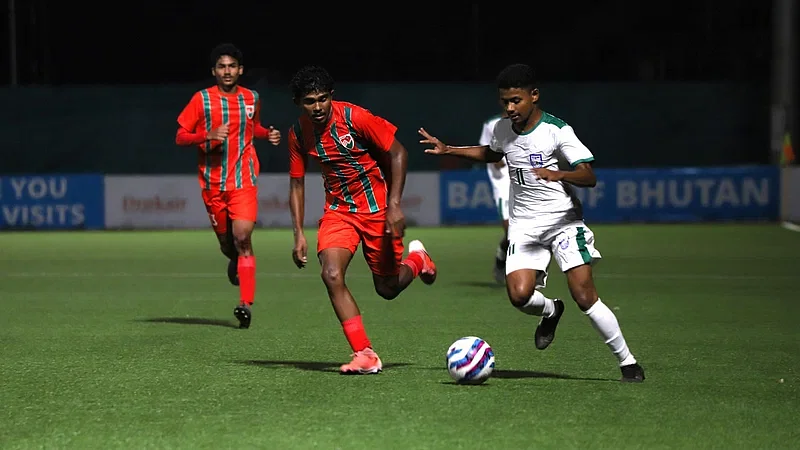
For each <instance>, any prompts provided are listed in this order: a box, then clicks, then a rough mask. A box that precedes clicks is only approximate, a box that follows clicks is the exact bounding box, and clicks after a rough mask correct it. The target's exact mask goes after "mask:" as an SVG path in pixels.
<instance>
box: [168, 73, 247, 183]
mask: <svg viewBox="0 0 800 450" xmlns="http://www.w3.org/2000/svg"><path fill="white" fill-rule="evenodd" d="M259 110H260V102H259V99H258V93H257V92H256V91H252V90H250V89H246V88H243V87H241V86H238V87H237V89H236V92H234V93H230V94H228V93H226V92H223V91H220V90H219V88H218V87H217V86H214V87H210V88H208V89H203V90H202V91H199V92H197V93H195V94H194V96H193V97H192V99H191V101H189V104H188V105H186V107H185V108H184V109H183V111H182V112H181V114H180V115H179V116H178V124H180V126H181V127H183V128H185V129H186V130H188V131H190V132H192V133H197V132H200V131H205V132H209V131H211V130H213V129H215V128H217V127H219V126H221V125H222V124H225V123H227V124H228V138H227V139H226V140H225V141H206V142H204V143H202V144H200V145H199V146H198V147H199V149H198V160H197V168H198V176H199V179H200V187H202V188H203V189H209V190H216V191H231V190H234V189H242V188H246V187H250V186H255V185H256V184H257V182H258V173H259V163H258V156H257V155H256V149H255V146H254V145H253V137H254V135H255V127H256V124H258V123H259V113H260V111H259Z"/></svg>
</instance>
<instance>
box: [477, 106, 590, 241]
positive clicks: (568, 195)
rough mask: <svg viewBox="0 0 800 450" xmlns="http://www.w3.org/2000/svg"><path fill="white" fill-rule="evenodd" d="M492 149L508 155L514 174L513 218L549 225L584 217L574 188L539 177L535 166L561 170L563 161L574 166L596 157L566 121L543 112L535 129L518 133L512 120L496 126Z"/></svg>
mask: <svg viewBox="0 0 800 450" xmlns="http://www.w3.org/2000/svg"><path fill="white" fill-rule="evenodd" d="M489 148H490V149H491V150H493V151H495V152H498V153H503V154H505V158H506V163H507V165H508V171H509V175H510V177H511V196H510V198H509V202H508V203H509V207H510V213H509V215H510V221H511V222H512V223H513V222H520V221H525V222H529V221H530V222H532V223H534V224H535V225H536V226H547V225H552V224H556V223H559V222H562V221H572V220H580V219H582V218H583V211H582V209H581V204H580V201H579V200H578V199H577V197H576V196H575V194H574V191H573V189H572V187H571V186H570V185H569V184H568V183H565V182H561V181H555V182H553V181H545V180H540V179H537V178H536V176H535V175H534V173H533V171H532V170H531V169H534V168H539V167H543V168H546V169H550V170H558V168H559V163H562V164H563V163H567V164H569V165H570V166H571V167H575V166H576V165H578V164H580V163H583V162H590V161H593V160H594V156H593V155H592V152H590V151H589V149H588V148H586V146H585V145H583V143H582V142H581V141H580V140H579V139H578V137H577V136H576V135H575V131H574V130H573V129H572V127H570V126H569V125H567V123H566V122H564V121H563V120H561V119H559V118H558V117H555V116H553V115H551V114H548V113H546V112H544V111H542V118H541V120H539V122H538V123H537V124H536V126H535V127H533V129H532V130H530V131H528V132H526V133H524V134H518V133H517V132H515V131H514V130H513V129H512V127H511V121H510V120H508V119H503V120H500V121H499V122H497V125H495V128H494V133H493V137H492V142H491V144H489Z"/></svg>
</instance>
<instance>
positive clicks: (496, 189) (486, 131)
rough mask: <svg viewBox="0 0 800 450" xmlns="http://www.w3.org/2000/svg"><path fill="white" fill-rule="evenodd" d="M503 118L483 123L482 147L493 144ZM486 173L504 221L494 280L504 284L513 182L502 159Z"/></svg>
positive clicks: (500, 215) (495, 260) (487, 168)
mask: <svg viewBox="0 0 800 450" xmlns="http://www.w3.org/2000/svg"><path fill="white" fill-rule="evenodd" d="M504 115H505V113H504V114H503V116H504ZM503 116H494V117H492V118H491V119H489V120H487V121H486V122H484V123H483V129H482V130H481V137H480V139H479V140H478V143H479V144H480V145H489V144H491V142H492V136H493V135H494V126H495V125H496V124H497V122H499V121H500V119H502V118H503ZM486 172H487V174H488V175H489V181H490V182H491V183H492V195H493V196H494V204H495V205H496V206H497V214H498V216H499V217H500V219H501V220H502V221H503V238H502V239H501V240H500V244H498V245H497V251H496V252H495V256H494V279H495V281H497V282H498V283H504V282H505V281H506V253H507V252H508V191H509V189H510V188H511V186H510V185H509V184H510V183H511V181H510V180H509V178H508V168H507V167H506V163H505V162H504V161H503V160H502V159H501V160H500V161H497V162H496V163H488V164H486Z"/></svg>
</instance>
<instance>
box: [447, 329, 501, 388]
mask: <svg viewBox="0 0 800 450" xmlns="http://www.w3.org/2000/svg"><path fill="white" fill-rule="evenodd" d="M447 370H448V371H449V372H450V376H451V377H453V379H454V380H455V381H456V383H458V384H481V383H483V382H484V381H486V379H487V378H489V376H490V375H491V374H492V371H493V370H494V352H493V351H492V347H490V346H489V344H487V343H486V341H484V340H483V339H481V338H479V337H475V336H467V337H463V338H461V339H459V340H457V341H455V342H453V344H452V345H451V346H450V348H449V349H447Z"/></svg>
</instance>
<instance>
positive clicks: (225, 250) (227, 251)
mask: <svg viewBox="0 0 800 450" xmlns="http://www.w3.org/2000/svg"><path fill="white" fill-rule="evenodd" d="M219 250H220V251H221V252H222V254H223V255H225V256H227V257H229V258H230V257H231V256H233V255H236V248H235V247H234V246H232V245H231V244H229V243H227V242H220V243H219Z"/></svg>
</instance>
